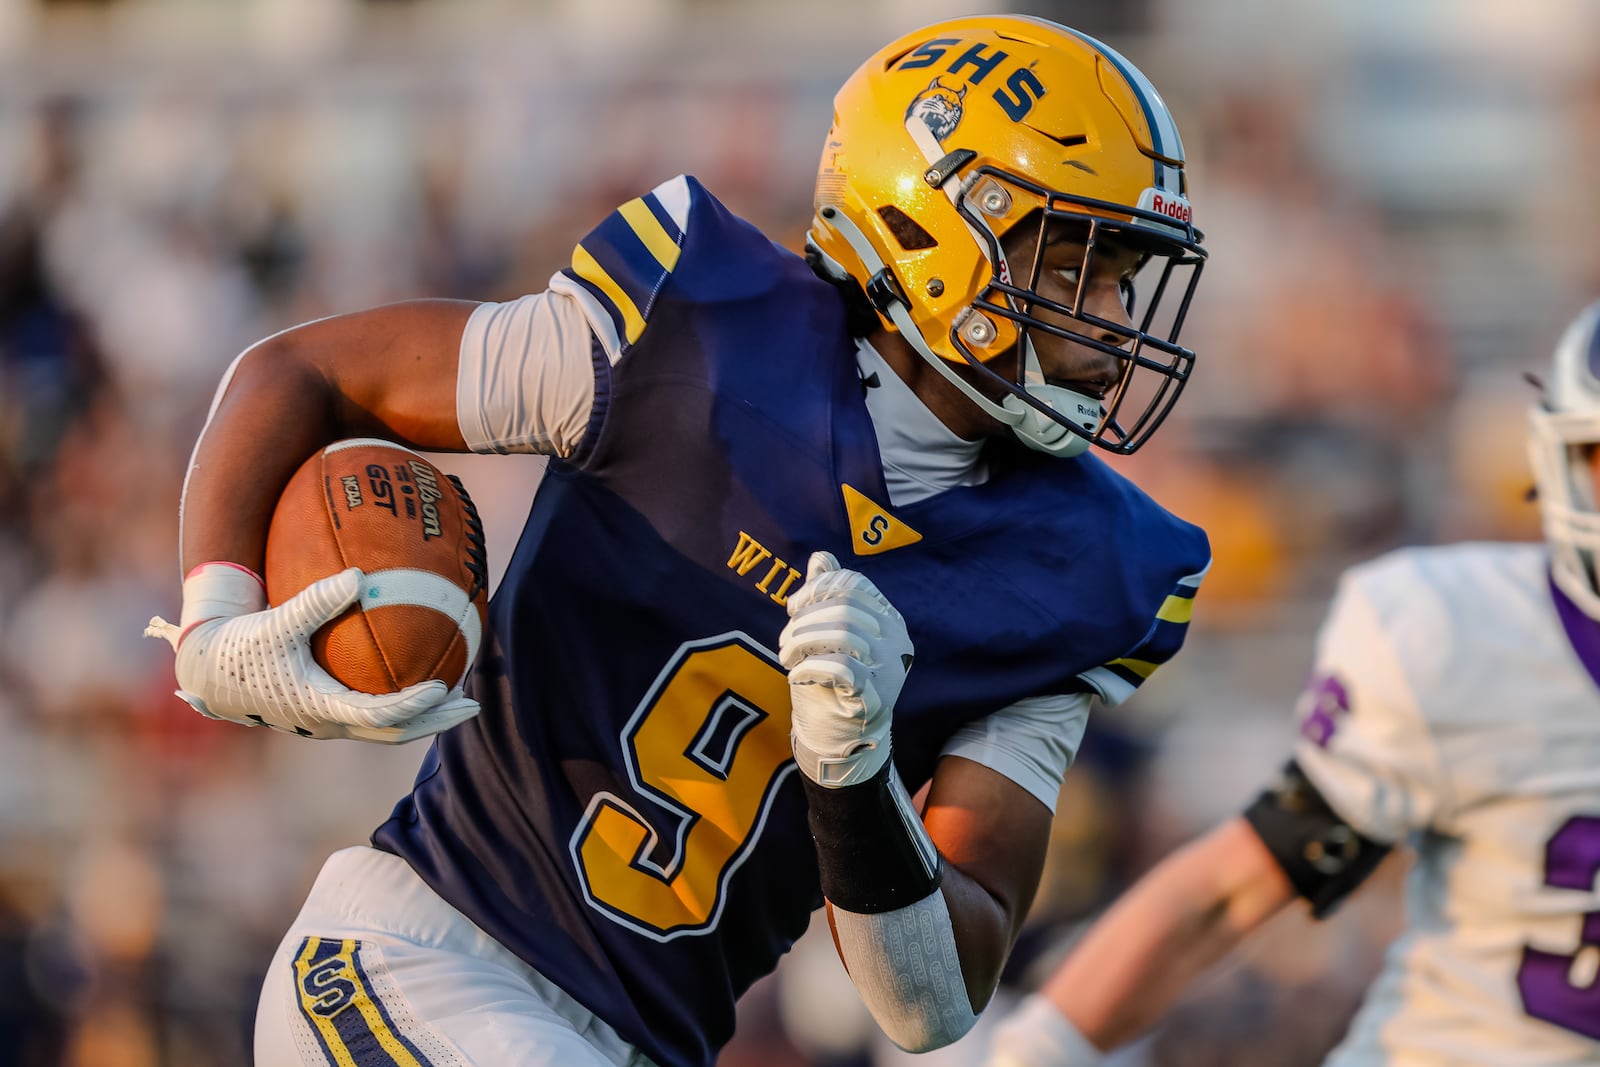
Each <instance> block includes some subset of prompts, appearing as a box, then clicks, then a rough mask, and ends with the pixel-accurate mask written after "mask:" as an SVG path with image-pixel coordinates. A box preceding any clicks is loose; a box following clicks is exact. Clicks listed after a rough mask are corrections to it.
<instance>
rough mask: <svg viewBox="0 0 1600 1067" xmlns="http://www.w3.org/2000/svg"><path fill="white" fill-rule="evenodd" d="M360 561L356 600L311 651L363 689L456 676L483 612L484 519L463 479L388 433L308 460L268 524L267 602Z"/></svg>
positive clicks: (455, 679) (463, 668)
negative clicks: (383, 438)
mask: <svg viewBox="0 0 1600 1067" xmlns="http://www.w3.org/2000/svg"><path fill="white" fill-rule="evenodd" d="M347 567H359V568H361V571H362V573H363V574H364V575H365V576H366V580H365V581H363V582H362V585H361V600H360V602H359V603H358V604H356V605H354V606H352V607H350V608H349V609H347V610H346V611H345V612H344V613H343V614H341V615H339V616H338V617H337V618H335V619H333V620H332V621H331V622H329V623H328V624H327V625H325V626H323V627H322V628H321V629H320V630H318V631H317V633H316V635H315V636H314V637H313V638H312V646H311V647H312V653H313V654H314V655H315V656H316V659H317V662H318V663H320V664H322V666H323V667H325V668H326V669H327V670H328V672H329V673H330V674H332V675H333V676H334V677H335V678H337V679H338V680H339V681H341V682H343V683H344V684H345V685H347V686H349V687H350V688H351V689H358V690H360V691H362V692H364V693H393V692H396V691H397V690H400V689H403V688H405V687H406V686H408V685H413V684H415V683H417V682H421V681H426V680H428V679H430V678H437V679H439V680H440V681H443V682H444V683H445V684H447V685H451V686H455V685H459V684H460V683H461V681H462V679H463V678H465V677H466V673H467V670H468V668H470V667H471V666H472V661H473V658H474V657H475V656H476V655H477V652H478V646H479V645H480V644H481V641H482V636H483V627H484V623H485V622H486V620H487V614H488V562H487V556H486V554H485V551H484V543H483V523H482V522H480V521H479V519H478V513H477V510H476V509H475V508H473V506H472V500H471V498H469V497H468V496H467V491H466V489H465V488H464V487H463V486H462V484H461V482H460V481H459V480H458V479H457V478H455V477H454V476H452V475H447V474H445V473H444V472H443V471H441V470H439V468H438V467H435V466H434V465H433V464H432V463H430V462H428V461H427V460H426V459H424V458H423V457H422V456H420V455H418V454H417V453H415V452H413V451H411V450H410V449H409V448H403V447H401V446H400V445H397V444H394V443H392V442H389V441H379V440H375V439H371V438H359V439H353V440H348V441H338V442H335V443H334V444H331V445H329V446H328V447H327V448H324V449H323V450H322V451H321V452H318V453H317V454H316V455H314V456H312V457H311V458H310V459H308V460H306V461H305V463H303V464H302V465H301V467H300V469H299V470H298V471H296V472H295V475H294V477H293V478H291V479H290V480H289V484H288V485H287V486H286V487H285V488H284V490H283V494H282V495H281V496H280V497H279V498H278V505H277V508H276V510H275V511H274V512H273V514H272V525H271V527H270V528H269V529H268V531H267V574H266V578H267V601H268V602H269V603H270V604H272V605H274V606H276V605H278V604H281V603H283V602H284V601H285V600H288V599H289V598H290V597H292V596H294V595H295V594H296V593H298V592H300V590H302V589H304V588H305V587H306V586H308V585H310V584H311V583H312V582H314V581H316V580H317V579H319V578H326V577H328V576H329V575H331V574H337V573H339V572H340V571H342V570H344V569H345V568H347Z"/></svg>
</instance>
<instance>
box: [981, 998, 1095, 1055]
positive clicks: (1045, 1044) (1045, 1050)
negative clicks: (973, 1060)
mask: <svg viewBox="0 0 1600 1067" xmlns="http://www.w3.org/2000/svg"><path fill="white" fill-rule="evenodd" d="M1104 1057H1105V1053H1103V1052H1101V1051H1100V1050H1099V1049H1097V1048H1095V1047H1094V1045H1093V1044H1091V1043H1090V1041H1089V1039H1088V1038H1087V1037H1084V1036H1083V1034H1082V1032H1080V1031H1079V1030H1078V1028H1077V1027H1076V1026H1074V1025H1073V1024H1072V1020H1071V1019H1068V1018H1067V1017H1066V1016H1065V1015H1062V1014H1061V1010H1060V1009H1059V1008H1057V1007H1056V1006H1055V1004H1054V1003H1052V1002H1051V1000H1050V998H1049V997H1047V996H1045V995H1044V994H1042V993H1034V994H1031V995H1030V996H1027V997H1025V998H1024V999H1023V1001H1022V1004H1021V1005H1020V1006H1019V1007H1018V1008H1017V1010H1016V1011H1014V1012H1012V1013H1011V1015H1010V1016H1008V1017H1007V1018H1006V1019H1005V1021H1003V1022H1002V1023H1001V1024H1000V1025H999V1026H997V1027H995V1031H994V1040H993V1043H992V1045H991V1053H990V1056H989V1062H988V1065H987V1067H1097V1065H1098V1064H1099V1063H1100V1062H1101V1060H1102V1059H1104Z"/></svg>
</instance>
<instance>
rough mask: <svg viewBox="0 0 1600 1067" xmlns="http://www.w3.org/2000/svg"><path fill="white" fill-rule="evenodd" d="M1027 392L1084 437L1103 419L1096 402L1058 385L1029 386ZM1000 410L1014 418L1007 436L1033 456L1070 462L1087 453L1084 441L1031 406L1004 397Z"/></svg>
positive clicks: (1009, 397)
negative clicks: (1050, 456)
mask: <svg viewBox="0 0 1600 1067" xmlns="http://www.w3.org/2000/svg"><path fill="white" fill-rule="evenodd" d="M1027 389H1028V395H1029V396H1032V397H1033V398H1034V399H1036V400H1038V401H1040V402H1041V403H1043V404H1045V405H1047V406H1049V407H1051V408H1053V409H1054V410H1056V411H1059V412H1061V413H1062V414H1063V415H1065V416H1066V417H1067V418H1069V419H1071V420H1072V421H1073V422H1075V423H1077V424H1078V425H1079V426H1081V427H1083V429H1084V431H1085V432H1086V433H1093V432H1094V431H1095V428H1096V427H1098V426H1099V425H1100V420H1101V418H1103V417H1104V415H1105V409H1104V408H1103V407H1101V406H1100V402H1099V401H1098V400H1096V399H1094V398H1093V397H1089V396H1085V395H1084V394H1082V393H1075V392H1073V391H1072V390H1071V389H1063V388H1061V387H1060V386H1059V385H1029V386H1028V387H1027ZM1000 406H1001V407H1003V408H1004V409H1005V410H1006V413H1007V414H1009V415H1012V416H1014V417H1015V420H1016V421H1014V422H1012V423H1011V432H1012V433H1013V434H1015V435H1016V437H1017V440H1019V441H1021V442H1022V443H1023V444H1025V445H1027V446H1028V447H1029V448H1031V449H1033V450H1034V451H1036V452H1044V453H1046V454H1048V455H1052V456H1056V457H1058V458H1060V459H1071V458H1072V457H1073V456H1081V455H1083V453H1084V452H1087V451H1088V450H1089V440H1088V438H1086V437H1080V436H1078V435H1077V434H1075V433H1073V432H1072V431H1071V430H1069V429H1067V428H1066V427H1065V426H1063V425H1061V424H1060V423H1059V422H1057V421H1056V420H1054V419H1052V418H1051V417H1050V416H1048V415H1046V414H1045V413H1044V412H1042V411H1040V410H1038V409H1037V408H1035V407H1034V406H1033V405H1031V404H1028V403H1025V402H1024V401H1023V399H1022V398H1021V397H1019V396H1017V395H1016V394H1011V395H1009V396H1007V397H1006V398H1005V400H1004V401H1003V402H1002V403H1001V405H1000Z"/></svg>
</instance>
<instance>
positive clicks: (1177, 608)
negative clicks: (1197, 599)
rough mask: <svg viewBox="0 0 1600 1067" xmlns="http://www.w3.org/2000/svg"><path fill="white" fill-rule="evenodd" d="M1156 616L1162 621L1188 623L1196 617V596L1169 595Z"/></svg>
mask: <svg viewBox="0 0 1600 1067" xmlns="http://www.w3.org/2000/svg"><path fill="white" fill-rule="evenodd" d="M1156 618H1158V619H1160V620H1161V621H1162V622H1180V623H1186V622H1188V621H1189V620H1190V619H1192V618H1194V597H1192V596H1169V597H1167V599H1166V600H1165V601H1163V602H1162V604H1161V610H1160V611H1158V612H1156Z"/></svg>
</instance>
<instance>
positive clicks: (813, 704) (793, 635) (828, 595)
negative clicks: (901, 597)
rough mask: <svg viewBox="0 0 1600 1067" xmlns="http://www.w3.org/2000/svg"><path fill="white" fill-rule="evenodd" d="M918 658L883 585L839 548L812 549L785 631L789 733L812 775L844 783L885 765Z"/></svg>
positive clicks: (781, 648) (781, 642)
mask: <svg viewBox="0 0 1600 1067" xmlns="http://www.w3.org/2000/svg"><path fill="white" fill-rule="evenodd" d="M911 659H912V647H911V638H910V637H909V636H908V635H907V634H906V621H905V619H903V618H901V617H900V613H899V612H898V611H896V610H895V607H894V605H893V604H891V603H889V601H888V600H887V599H885V598H884V595H883V594H882V593H880V592H878V587H877V586H875V585H873V584H872V582H871V580H870V579H868V578H867V577H866V576H865V575H863V574H861V573H860V572H858V571H852V570H843V569H841V568H840V566H839V561H838V560H836V559H834V557H833V554H832V553H829V552H813V553H812V554H811V559H810V561H809V562H808V563H807V565H806V581H805V584H804V585H802V586H801V587H800V588H799V590H797V591H796V592H795V594H794V595H793V596H791V597H790V598H789V624H788V625H787V626H785V627H784V628H783V633H782V634H780V635H779V636H778V662H780V663H781V664H783V666H784V668H785V669H786V670H787V671H788V672H789V700H790V702H791V704H792V706H793V711H794V718H793V722H792V727H791V731H790V740H791V742H792V744H793V746H794V758H795V762H796V763H798V764H799V765H800V770H801V771H802V772H803V773H804V774H805V775H806V777H808V778H810V779H811V780H812V781H813V782H816V783H817V784H818V785H824V786H829V787H841V786H847V785H854V784H856V783H858V782H864V781H866V780H867V779H869V778H871V777H872V776H873V775H874V774H876V773H877V772H878V770H879V769H880V768H882V766H883V765H884V763H885V762H887V761H888V759H889V725H890V721H891V720H892V719H893V717H894V702H895V701H896V700H897V699H898V698H899V696H900V690H901V688H902V687H903V686H904V685H905V682H906V672H907V671H908V670H910V668H911Z"/></svg>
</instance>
